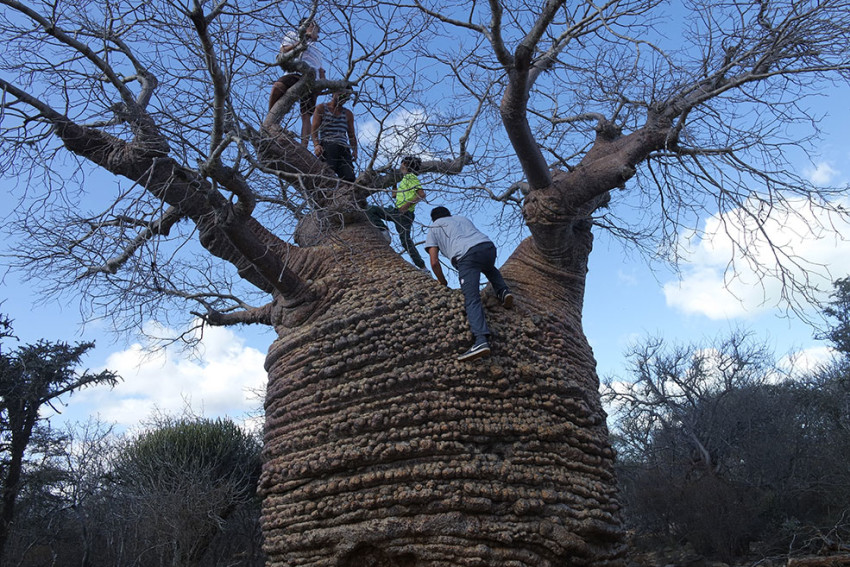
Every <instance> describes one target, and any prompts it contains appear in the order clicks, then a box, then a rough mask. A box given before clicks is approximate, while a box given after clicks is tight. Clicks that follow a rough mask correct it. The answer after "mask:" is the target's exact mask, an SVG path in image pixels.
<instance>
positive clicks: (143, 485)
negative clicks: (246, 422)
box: [112, 419, 260, 567]
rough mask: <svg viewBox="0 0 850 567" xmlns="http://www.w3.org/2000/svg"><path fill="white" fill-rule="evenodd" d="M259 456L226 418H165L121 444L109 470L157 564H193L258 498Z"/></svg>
mask: <svg viewBox="0 0 850 567" xmlns="http://www.w3.org/2000/svg"><path fill="white" fill-rule="evenodd" d="M259 455H260V443H259V441H258V440H257V438H256V437H255V436H252V435H248V434H246V433H245V432H244V431H243V430H242V429H240V428H239V427H238V426H236V424H234V423H233V422H231V421H229V420H221V419H218V420H207V419H181V420H177V421H173V422H172V421H170V420H165V421H164V422H162V421H161V422H160V423H157V424H156V428H155V429H153V430H151V431H148V432H145V433H142V434H141V435H139V436H138V437H136V438H134V439H131V440H130V442H129V443H127V444H126V445H125V446H124V447H122V448H121V449H120V450H119V452H118V454H117V456H116V458H115V460H114V469H113V473H112V474H113V475H114V477H115V481H116V482H117V483H118V485H119V487H118V492H119V494H122V495H129V497H126V498H121V499H120V500H121V502H122V503H124V504H125V509H124V511H123V512H124V513H125V514H127V515H128V516H130V517H135V518H137V519H138V520H137V521H138V522H139V524H138V525H139V526H140V532H139V534H140V535H142V536H143V537H144V539H145V540H147V541H149V542H150V547H151V548H152V549H156V548H158V551H157V552H155V555H158V556H159V562H160V564H174V565H180V566H185V567H194V566H195V565H199V564H200V561H201V560H202V559H203V557H204V555H205V554H206V553H207V552H208V550H209V547H210V545H211V544H212V542H213V540H214V539H215V537H216V536H218V535H219V533H220V532H221V531H222V528H223V526H224V525H225V522H226V520H228V519H229V518H230V517H231V515H232V514H233V513H234V512H236V511H237V510H238V509H239V508H240V507H241V506H244V505H245V504H247V503H249V502H252V501H254V500H255V498H256V490H257V481H258V479H259V476H260V459H259ZM163 518H165V519H167V521H162V519H163Z"/></svg>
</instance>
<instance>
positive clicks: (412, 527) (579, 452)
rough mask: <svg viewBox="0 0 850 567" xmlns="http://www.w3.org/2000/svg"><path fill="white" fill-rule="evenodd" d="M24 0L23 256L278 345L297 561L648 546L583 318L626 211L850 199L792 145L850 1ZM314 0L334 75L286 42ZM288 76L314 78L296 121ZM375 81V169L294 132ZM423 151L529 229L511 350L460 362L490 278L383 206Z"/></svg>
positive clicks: (16, 47)
mask: <svg viewBox="0 0 850 567" xmlns="http://www.w3.org/2000/svg"><path fill="white" fill-rule="evenodd" d="M0 4H2V5H3V6H4V7H5V8H4V12H3V16H2V26H3V38H4V42H3V45H2V47H0V49H2V53H3V57H2V68H3V75H2V78H0V86H2V88H3V91H4V99H3V111H4V116H3V148H4V152H3V158H2V159H3V160H4V161H3V166H4V170H5V171H7V172H13V173H15V174H17V175H18V179H19V182H18V186H19V187H18V188H19V189H20V190H21V191H20V195H21V197H20V199H21V200H20V204H19V207H18V209H17V212H18V213H19V216H18V217H17V222H16V223H14V224H11V225H10V226H13V227H15V228H19V229H20V230H22V231H24V232H25V233H26V238H25V239H24V240H23V241H22V243H21V244H20V246H19V247H18V248H17V249H16V252H15V254H16V257H17V258H18V261H17V262H16V264H17V265H18V266H19V267H22V268H24V269H28V270H30V273H31V274H33V279H34V280H37V281H39V282H43V283H44V285H45V293H48V292H51V291H52V292H54V293H61V292H66V291H68V290H74V291H73V292H74V293H81V294H82V297H83V298H84V299H83V301H84V306H85V307H86V308H87V309H90V310H91V313H93V314H97V315H100V316H104V315H108V316H111V317H113V319H114V320H115V322H116V327H117V328H119V329H125V328H132V327H133V326H134V325H139V324H140V323H141V322H142V321H143V319H145V318H150V317H154V318H157V319H159V320H167V318H168V317H174V316H175V314H176V313H180V314H183V315H187V316H188V315H190V314H192V315H194V316H195V317H197V320H198V321H200V323H201V324H209V325H239V324H263V325H269V326H272V327H274V329H275V331H276V333H277V336H278V338H277V339H276V340H275V342H274V343H273V344H272V345H271V347H270V349H269V352H268V356H267V359H266V368H267V370H268V374H269V381H268V388H267V394H266V401H265V410H266V426H265V439H264V456H265V459H264V469H263V473H262V478H261V481H260V492H261V494H262V496H263V498H264V512H263V529H264V534H265V547H266V551H267V553H268V556H269V562H270V564H272V565H314V566H320V565H361V564H380V565H455V566H456V565H507V564H510V565H534V566H540V565H621V564H623V562H624V560H623V556H624V540H623V536H622V528H621V524H620V516H619V505H618V502H617V496H616V480H615V478H614V474H613V470H612V461H613V454H612V451H611V449H610V447H609V444H608V441H607V429H606V424H605V413H604V411H603V410H602V407H601V404H600V397H599V393H598V377H597V375H596V371H595V361H594V358H593V354H592V352H591V349H590V347H589V345H588V343H587V340H586V338H585V336H584V334H583V331H582V303H583V296H584V287H585V279H586V274H587V261H588V256H589V254H590V252H591V248H592V238H593V234H592V233H593V230H594V227H597V229H598V230H609V231H612V232H613V233H614V234H615V235H616V236H619V237H622V238H624V239H626V240H630V241H631V242H633V243H637V244H639V245H645V246H648V247H657V246H658V245H664V244H666V245H667V246H668V249H670V250H675V241H676V236H677V235H678V234H679V231H680V229H681V228H684V227H688V226H689V224H690V225H693V224H694V223H695V222H696V221H697V220H698V218H699V215H700V213H701V212H703V211H711V212H717V211H720V212H722V213H731V212H736V213H738V214H739V215H741V216H747V217H749V218H753V219H756V220H757V221H759V222H761V221H764V219H766V218H769V217H771V215H777V214H796V213H797V212H798V210H799V207H798V204H799V201H800V200H803V201H805V202H806V203H808V204H809V205H810V206H817V207H821V208H825V209H827V210H831V211H833V212H835V214H841V209H840V207H838V206H837V204H836V202H835V201H834V200H833V198H834V197H835V194H834V193H833V192H831V191H830V190H828V189H824V188H816V187H813V186H812V185H811V184H809V183H807V182H806V181H805V180H804V179H801V178H800V177H799V176H797V175H795V174H794V171H793V170H792V169H790V168H789V167H787V165H786V163H787V162H785V161H783V160H784V158H785V155H786V154H784V153H783V150H785V149H786V148H787V147H796V146H797V145H805V143H806V142H807V140H808V136H809V135H810V134H811V132H810V131H808V130H795V129H793V128H792V126H796V125H797V123H801V125H805V124H807V123H808V124H809V125H811V122H812V120H813V118H815V117H814V116H812V115H811V114H810V113H809V112H808V111H807V107H806V105H805V101H806V97H807V95H809V94H813V93H816V92H817V88H818V87H819V86H821V85H823V84H829V82H830V81H839V80H845V79H846V78H847V77H848V69H850V58H848V54H850V51H848V46H850V41H848V39H850V38H848V30H850V5H848V3H846V2H838V1H819V2H814V1H783V2H768V1H766V2H753V3H724V2H721V1H719V0H717V1H710V2H693V3H689V7H688V12H687V13H681V12H680V11H679V9H678V8H676V9H675V10H674V9H672V8H670V7H668V6H667V5H666V3H662V2H656V1H637V0H623V1H616V0H612V1H610V2H604V3H602V4H594V3H590V2H578V3H567V2H563V1H547V2H541V3H539V4H534V5H532V4H529V3H526V2H508V1H500V0H490V1H488V2H481V3H478V2H473V3H469V2H452V1H442V2H440V1H435V2H420V1H418V0H414V1H412V2H398V1H394V2H381V1H375V2H368V3H367V2H362V3H361V2H333V1H327V2H325V1H321V2H315V3H306V2H302V3H291V4H289V3H278V2H269V1H264V0H260V1H258V2H254V3H252V4H251V5H250V6H242V5H241V4H239V3H237V2H235V1H231V2H228V1H226V0H222V1H219V2H200V1H195V2H189V1H184V2H178V1H170V2H169V1H165V0H161V1H156V2H148V3H141V5H139V3H132V2H123V1H121V0H115V1H110V2H105V1H94V0H92V1H88V2H86V1H82V2H74V3H73V4H72V5H71V4H70V3H64V2H55V1H54V2H27V3H23V2H16V1H10V0H0ZM681 10H684V8H682V9H681ZM304 15H314V16H316V17H317V18H318V20H319V23H320V26H321V29H322V32H321V33H322V36H321V44H322V47H323V48H324V49H325V51H326V58H327V60H328V62H327V64H326V65H325V67H326V69H327V79H321V78H318V77H316V76H315V74H314V73H313V72H312V71H311V70H310V69H309V68H305V67H303V66H302V64H301V63H299V62H298V61H297V60H296V59H293V58H292V57H283V58H281V59H275V56H276V51H277V42H278V41H279V38H280V36H281V35H282V33H283V32H284V31H286V30H289V29H295V28H297V23H298V21H299V18H300V17H302V16H304ZM302 33H303V30H302ZM281 68H283V69H287V70H293V69H296V70H300V71H302V72H303V76H302V79H301V80H300V82H299V83H298V84H297V85H295V86H294V87H293V88H292V89H291V90H290V91H289V92H288V93H287V95H286V96H284V97H283V98H282V99H281V100H280V101H278V103H276V105H275V106H274V107H273V108H272V109H271V111H269V112H268V113H267V112H266V108H267V107H266V100H267V96H268V90H269V88H270V85H271V82H272V81H273V80H274V79H275V78H277V76H279V74H280V72H281ZM348 86H353V87H354V88H355V89H356V91H357V93H358V94H357V100H356V101H355V102H356V103H355V105H354V109H355V114H356V116H357V117H358V118H357V123H358V129H359V131H360V135H361V137H362V139H361V152H360V153H361V156H360V160H359V164H358V166H359V171H360V173H359V175H358V177H357V180H356V181H355V182H354V183H345V182H342V181H340V180H338V179H336V177H335V176H334V174H333V173H332V172H331V171H330V170H329V169H328V168H326V167H325V166H324V164H323V163H322V162H321V161H319V160H317V159H316V158H315V157H314V156H313V154H312V153H311V152H310V151H309V150H308V149H307V148H304V147H303V146H301V145H300V144H299V143H298V136H297V135H295V134H292V133H291V132H289V130H288V127H289V124H294V122H291V121H294V120H296V119H297V117H293V116H289V114H295V113H289V114H288V110H289V109H290V108H291V106H292V104H293V102H294V101H296V100H298V98H299V97H300V96H302V95H303V94H304V93H305V92H307V91H308V90H309V89H315V90H318V91H322V92H327V91H332V90H334V89H340V88H343V87H348ZM287 116H289V118H286V117H287ZM284 119H286V120H289V122H284V123H283V124H281V120H284ZM795 132H802V133H799V134H796V133H795ZM412 151H416V152H417V153H421V154H422V155H423V157H424V158H425V159H424V163H423V168H422V171H421V174H422V175H423V177H425V178H426V179H427V180H428V182H429V185H428V193H429V199H430V200H431V202H436V201H439V202H440V203H441V204H448V205H449V206H450V207H451V208H453V209H454V211H453V212H475V213H477V214H478V215H479V216H478V218H479V219H480V218H490V219H492V220H493V221H494V222H495V221H499V222H498V223H496V224H494V226H498V227H499V229H500V232H501V239H502V241H506V240H510V239H513V242H519V244H518V245H517V246H516V248H515V250H513V252H512V254H511V255H510V257H509V258H508V259H507V260H506V261H505V262H504V264H503V266H502V273H503V275H504V277H505V279H506V280H507V281H508V283H509V284H510V285H511V287H512V289H513V290H514V292H515V297H516V308H515V309H514V310H513V311H510V312H508V311H503V310H500V309H498V307H497V305H496V302H495V301H494V298H493V297H492V292H491V291H490V290H489V289H486V288H485V289H484V290H483V294H484V301H485V306H486V307H487V310H488V313H487V316H488V319H489V322H490V324H491V327H492V329H493V332H494V334H495V337H494V340H493V354H492V356H491V357H490V358H489V359H487V360H485V361H483V362H479V363H476V364H469V363H460V362H458V361H457V360H456V355H457V354H458V353H459V352H460V351H462V350H463V348H464V347H466V346H468V341H467V339H468V336H467V332H468V331H467V328H466V322H465V319H464V316H463V312H462V300H461V298H460V296H459V292H458V291H456V290H449V289H445V288H443V287H440V286H439V285H437V284H436V283H435V282H434V281H433V280H431V279H429V278H428V277H426V276H425V275H424V274H422V273H420V272H418V271H416V270H415V269H414V268H413V267H412V266H410V265H409V264H407V263H406V262H405V261H404V260H403V259H402V258H401V257H400V256H399V255H398V254H397V253H396V252H394V251H393V250H392V249H391V248H390V247H389V246H388V245H387V243H386V242H384V241H383V239H382V238H381V236H380V235H379V234H378V232H377V231H376V230H374V228H373V227H371V225H369V224H368V222H367V221H366V218H365V215H364V214H363V207H364V205H365V203H366V201H367V200H368V199H370V198H374V195H375V194H378V195H380V194H381V191H382V190H384V189H386V188H387V187H389V186H391V185H392V184H393V183H394V182H395V181H397V180H398V179H399V178H400V173H399V171H398V170H397V169H395V168H394V167H393V164H394V163H396V162H397V160H396V159H395V158H396V157H398V155H400V153H402V152H403V153H410V152H412ZM72 168H76V169H74V170H73V172H72V171H70V170H71V169H72ZM98 171H100V172H106V173H109V174H112V175H114V176H115V178H116V179H118V180H119V181H118V183H117V185H115V187H117V189H114V190H109V191H108V190H107V189H106V188H105V186H104V185H103V184H102V183H94V182H93V181H92V180H93V179H94V175H95V173H94V172H98ZM98 179H100V178H99V177H98ZM107 193H110V194H107ZM82 195H84V196H85V198H83V196H82ZM370 195H372V197H370ZM636 204H637V205H639V206H640V207H641V209H642V210H643V211H651V212H652V214H645V215H642V216H641V218H642V220H643V222H644V224H641V223H640V219H639V220H638V222H637V224H633V223H630V222H629V220H630V216H629V215H627V214H626V213H625V210H626V209H627V208H628V207H630V206H634V205H636ZM500 207H501V211H500ZM419 214H420V217H418V220H419V221H422V216H421V215H422V213H419ZM426 214H427V213H426ZM426 218H427V217H426ZM757 225H758V226H761V225H759V224H758V223H757ZM739 244H740V245H741V249H742V251H743V252H746V251H747V246H746V245H747V243H745V242H741V243H739ZM198 245H199V246H198ZM775 254H776V257H777V260H778V263H777V264H776V265H777V266H779V267H778V268H769V267H765V271H766V272H767V271H769V270H772V269H778V270H779V272H778V273H779V274H780V275H784V276H786V280H785V283H786V287H785V288H784V289H786V290H787V291H788V293H789V294H793V293H795V292H802V293H805V292H806V290H807V287H806V282H805V279H794V275H795V274H797V273H798V272H797V271H795V270H794V269H793V268H794V265H795V264H799V263H800V262H802V261H803V259H800V258H795V257H793V256H791V255H789V254H787V253H785V254H784V251H783V249H781V248H776V249H775ZM783 254H784V255H783Z"/></svg>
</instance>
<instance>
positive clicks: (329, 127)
mask: <svg viewBox="0 0 850 567" xmlns="http://www.w3.org/2000/svg"><path fill="white" fill-rule="evenodd" d="M347 115H348V113H347V112H346V111H345V109H343V110H342V112H341V113H340V114H334V113H333V111H332V110H331V109H330V106H329V105H327V104H325V105H322V123H321V124H320V125H319V142H334V143H337V144H342V145H343V146H348V117H347Z"/></svg>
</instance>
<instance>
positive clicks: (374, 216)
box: [366, 205, 425, 268]
mask: <svg viewBox="0 0 850 567" xmlns="http://www.w3.org/2000/svg"><path fill="white" fill-rule="evenodd" d="M366 216H368V217H369V221H370V222H371V223H372V224H374V225H375V226H378V227H382V228H386V227H387V225H386V224H384V221H390V222H392V223H393V224H394V225H395V229H396V231H397V232H398V236H399V238H400V239H401V246H402V247H403V248H404V251H405V252H407V254H408V255H409V256H410V260H411V261H412V262H413V263H414V264H415V265H416V267H417V268H424V267H425V262H423V261H422V256H420V255H419V251H418V250H417V249H416V245H415V244H414V243H413V238H412V237H411V234H410V233H411V231H412V230H413V220H414V218H415V215H414V213H413V211H411V210H408V211H405V212H401V211H399V210H398V209H396V208H395V207H377V206H375V205H370V206H369V207H367V208H366Z"/></svg>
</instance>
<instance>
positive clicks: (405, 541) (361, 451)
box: [260, 226, 624, 567]
mask: <svg viewBox="0 0 850 567" xmlns="http://www.w3.org/2000/svg"><path fill="white" fill-rule="evenodd" d="M358 230H361V231H365V230H367V229H365V228H360V227H358V226H354V227H351V228H348V229H346V230H345V231H343V232H342V233H341V234H340V239H339V241H338V244H337V245H336V247H334V248H333V249H331V248H328V249H327V251H326V258H327V260H326V261H325V262H323V263H322V264H317V265H316V266H315V267H314V270H313V274H312V275H311V276H310V277H311V278H312V284H311V285H312V286H313V288H315V289H316V290H317V291H320V293H325V294H330V295H329V296H327V297H325V298H324V299H325V301H323V306H322V307H321V308H320V309H317V310H316V311H315V312H314V313H313V314H312V315H311V316H310V318H309V319H308V320H307V321H305V322H303V323H302V324H300V325H292V326H288V325H287V323H286V318H287V311H286V310H285V309H280V310H279V311H278V313H277V317H278V320H279V326H278V332H279V335H280V339H279V340H278V341H277V342H275V343H274V345H273V346H272V347H271V349H270V351H269V354H268V358H267V361H266V365H267V369H268V371H269V385H268V392H267V401H266V432H265V436H266V438H265V457H266V458H265V465H264V471H263V476H262V481H261V488H260V490H261V492H262V495H263V496H264V507H263V530H264V534H265V542H266V543H265V546H266V550H267V552H268V556H269V564H270V565H274V566H293V567H294V566H307V565H309V566H316V567H319V566H338V565H339V566H346V565H350V566H354V565H382V566H413V565H415V566H437V565H441V566H454V567H457V566H471V565H479V566H484V565H487V566H498V565H517V566H518V565H527V566H529V567H531V566H533V567H542V566H555V565H557V566H564V565H597V566H598V565H621V564H622V555H623V551H624V547H623V541H622V532H621V525H620V519H619V505H618V502H617V499H616V483H615V478H614V473H613V470H612V460H613V454H612V451H611V449H610V447H609V444H608V440H607V428H606V424H605V413H604V412H603V410H602V408H601V406H600V399H599V394H598V378H597V375H596V372H595V361H594V359H593V355H592V352H591V349H590V347H589V345H588V343H587V340H586V338H585V336H584V334H583V331H582V328H581V302H582V297H583V290H584V281H585V272H586V260H587V253H588V252H589V242H590V236H589V230H585V231H584V232H583V233H582V234H581V235H579V236H578V237H577V238H576V243H577V244H576V251H575V258H572V259H571V260H570V261H569V262H566V263H570V262H572V264H573V267H572V268H570V269H566V270H564V269H556V268H553V267H552V266H551V264H550V263H549V262H546V261H544V260H543V259H542V258H541V257H540V256H539V255H538V254H536V252H535V248H534V246H533V245H532V244H531V243H530V241H527V242H524V243H523V244H522V245H520V247H519V248H518V249H517V251H516V252H515V253H514V254H513V256H512V257H511V259H510V260H509V261H508V262H507V263H506V265H505V267H504V269H503V274H504V275H505V277H506V279H507V280H508V282H509V284H511V285H512V287H513V289H514V291H515V292H516V297H517V302H516V305H515V308H514V309H513V310H511V311H507V310H504V309H503V308H502V307H501V306H500V305H498V303H497V301H496V300H495V298H494V297H493V295H492V292H491V290H490V289H489V288H488V289H485V291H484V292H483V293H484V297H485V308H486V311H487V317H488V320H489V322H490V323H491V326H492V330H493V332H494V337H493V340H492V347H493V353H492V356H491V357H490V358H487V359H483V360H479V361H475V362H471V363H461V362H457V361H456V356H457V354H458V353H459V352H460V351H462V350H463V349H464V348H466V347H468V346H469V344H471V338H472V337H471V335H470V334H469V331H468V327H467V322H466V318H465V316H464V313H463V300H462V295H461V292H460V291H459V290H452V289H447V288H444V287H441V286H440V285H439V284H437V282H436V281H435V280H432V279H429V278H428V277H426V276H425V275H423V274H422V273H419V272H417V271H416V270H414V269H413V267H412V266H410V265H408V264H406V263H405V262H404V261H403V260H401V259H400V258H399V257H398V256H396V255H395V254H394V253H393V252H392V251H390V250H389V249H388V248H387V247H386V246H382V245H381V244H380V243H378V241H377V237H375V238H373V239H371V240H370V239H369V237H368V235H366V236H365V239H366V240H368V242H367V244H366V245H361V244H358V245H357V246H347V245H346V244H345V243H346V242H353V241H360V240H361V236H362V235H359V234H355V233H356V232H357V231H358ZM302 273H303V270H302ZM300 319H302V317H298V318H297V320H300Z"/></svg>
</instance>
